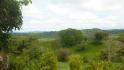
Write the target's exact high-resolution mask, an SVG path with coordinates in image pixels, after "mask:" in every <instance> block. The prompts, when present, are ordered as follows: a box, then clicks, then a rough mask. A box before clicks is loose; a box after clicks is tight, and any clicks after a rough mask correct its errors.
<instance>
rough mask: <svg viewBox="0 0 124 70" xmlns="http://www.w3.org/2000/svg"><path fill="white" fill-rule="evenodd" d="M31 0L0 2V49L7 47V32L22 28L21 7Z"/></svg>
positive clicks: (3, 0) (0, 0) (4, 0)
mask: <svg viewBox="0 0 124 70" xmlns="http://www.w3.org/2000/svg"><path fill="white" fill-rule="evenodd" d="M29 3H31V0H0V49H1V50H2V49H3V47H4V48H5V47H7V39H8V38H9V34H8V33H9V32H12V31H13V30H17V29H18V30H19V29H20V28H21V26H22V23H23V20H22V18H23V17H22V11H21V9H22V6H23V5H28V4H29ZM6 49H7V48H6Z"/></svg>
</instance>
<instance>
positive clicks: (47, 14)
mask: <svg viewBox="0 0 124 70" xmlns="http://www.w3.org/2000/svg"><path fill="white" fill-rule="evenodd" d="M32 1H33V3H32V4H31V5H29V6H27V7H24V8H23V9H22V11H23V17H24V19H23V20H24V25H23V26H22V30H21V31H37V30H38V31H44V30H47V31H51V30H61V29H65V28H70V27H72V28H77V29H83V28H97V27H98V28H102V29H112V28H113V29H114V28H124V24H123V23H124V20H123V18H124V13H123V12H124V0H32Z"/></svg>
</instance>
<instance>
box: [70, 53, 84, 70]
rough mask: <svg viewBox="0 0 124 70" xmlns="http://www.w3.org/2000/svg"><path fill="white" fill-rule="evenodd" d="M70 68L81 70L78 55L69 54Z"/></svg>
mask: <svg viewBox="0 0 124 70" xmlns="http://www.w3.org/2000/svg"><path fill="white" fill-rule="evenodd" d="M69 65H70V70H82V69H81V65H82V64H81V58H80V56H79V55H71V56H70V57H69Z"/></svg>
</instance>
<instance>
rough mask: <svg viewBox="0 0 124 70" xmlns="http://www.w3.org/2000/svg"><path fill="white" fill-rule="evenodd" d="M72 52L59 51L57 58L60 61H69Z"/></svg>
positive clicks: (66, 50)
mask: <svg viewBox="0 0 124 70" xmlns="http://www.w3.org/2000/svg"><path fill="white" fill-rule="evenodd" d="M70 54H71V52H70V51H69V50H68V49H64V48H63V49H59V50H58V52H57V57H58V60H59V61H67V60H68V57H69V56H70Z"/></svg>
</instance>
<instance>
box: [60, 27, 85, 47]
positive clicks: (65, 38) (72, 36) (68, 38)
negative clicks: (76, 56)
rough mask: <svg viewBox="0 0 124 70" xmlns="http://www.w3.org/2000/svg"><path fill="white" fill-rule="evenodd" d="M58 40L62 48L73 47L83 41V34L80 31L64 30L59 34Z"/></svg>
mask: <svg viewBox="0 0 124 70" xmlns="http://www.w3.org/2000/svg"><path fill="white" fill-rule="evenodd" d="M59 35H60V40H61V43H62V45H63V46H73V45H76V44H80V43H81V42H82V40H83V34H82V32H81V31H80V30H76V29H66V30H62V31H60V33H59Z"/></svg>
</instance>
